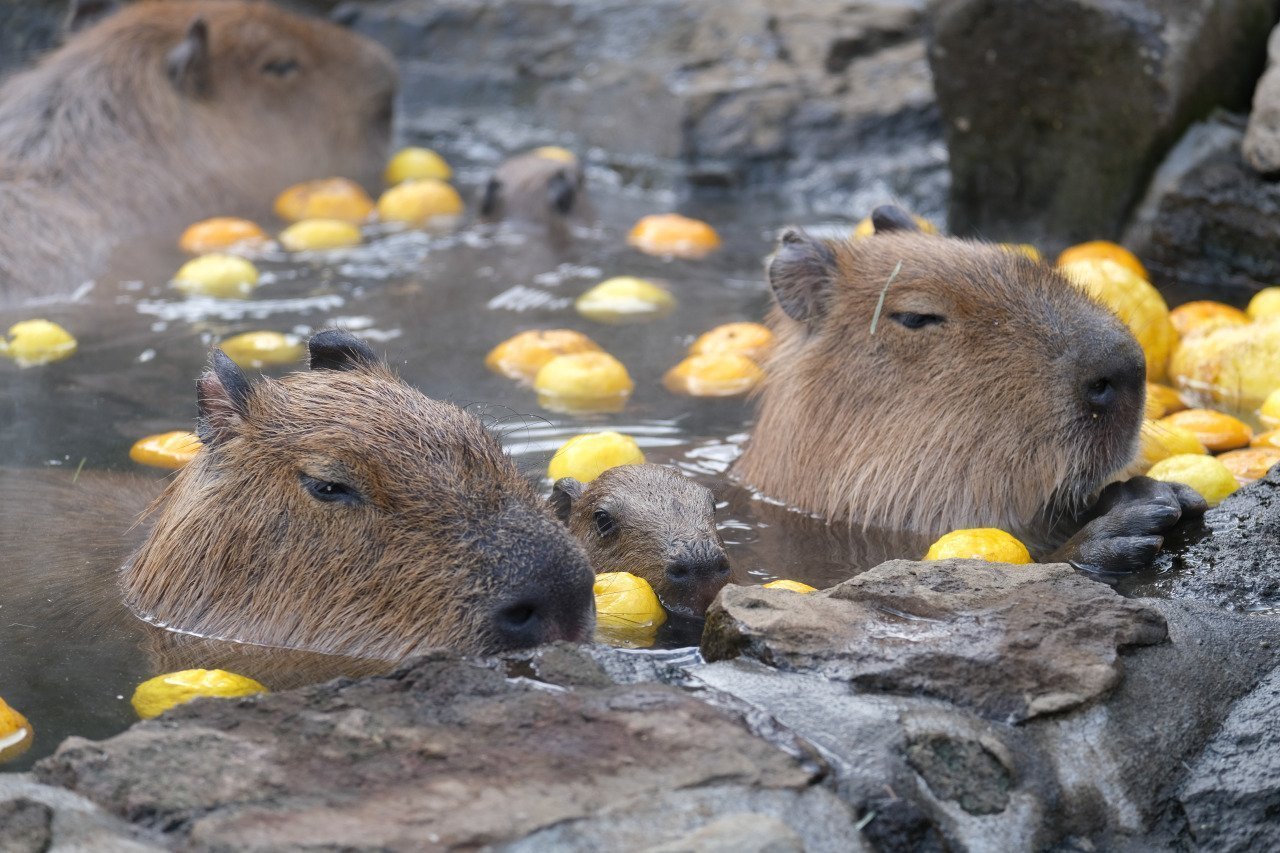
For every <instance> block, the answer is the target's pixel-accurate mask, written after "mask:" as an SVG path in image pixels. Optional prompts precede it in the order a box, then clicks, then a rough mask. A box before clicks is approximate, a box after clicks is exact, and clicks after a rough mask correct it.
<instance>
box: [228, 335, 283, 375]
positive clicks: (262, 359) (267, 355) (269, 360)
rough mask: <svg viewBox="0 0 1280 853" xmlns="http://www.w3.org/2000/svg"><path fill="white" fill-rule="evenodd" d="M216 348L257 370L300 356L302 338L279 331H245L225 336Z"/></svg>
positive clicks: (236, 361)
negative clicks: (228, 336)
mask: <svg viewBox="0 0 1280 853" xmlns="http://www.w3.org/2000/svg"><path fill="white" fill-rule="evenodd" d="M218 348H219V349H221V350H222V351H223V352H225V353H226V354H227V356H228V357H229V358H230V359H231V360H232V361H234V362H235V363H236V364H238V365H240V366H241V367H245V368H249V369H252V370H257V369H258V368H262V367H268V366H270V365H276V364H293V363H295V362H297V361H299V360H300V359H301V358H302V353H303V351H304V347H303V345H302V338H300V337H298V336H297V335H286V334H283V333H281V332H245V333H243V334H240V335H235V336H234V337H230V338H227V339H226V340H224V341H223V342H222V343H220V344H218Z"/></svg>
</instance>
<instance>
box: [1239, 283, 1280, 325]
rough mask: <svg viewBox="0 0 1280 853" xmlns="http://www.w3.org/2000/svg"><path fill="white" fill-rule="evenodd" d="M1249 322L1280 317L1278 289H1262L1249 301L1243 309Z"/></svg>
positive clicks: (1279, 288) (1279, 292)
mask: <svg viewBox="0 0 1280 853" xmlns="http://www.w3.org/2000/svg"><path fill="white" fill-rule="evenodd" d="M1245 313H1246V314H1248V315H1249V319H1251V320H1266V319H1269V318H1271V317H1280V287H1264V288H1263V289H1262V290H1259V291H1258V292H1257V293H1255V294H1254V295H1253V298H1252V299H1250V300H1249V307H1247V308H1246V309H1245Z"/></svg>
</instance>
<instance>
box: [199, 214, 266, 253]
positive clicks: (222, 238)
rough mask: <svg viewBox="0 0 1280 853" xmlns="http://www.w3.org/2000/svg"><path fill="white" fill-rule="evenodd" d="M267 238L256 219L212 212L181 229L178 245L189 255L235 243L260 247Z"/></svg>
mask: <svg viewBox="0 0 1280 853" xmlns="http://www.w3.org/2000/svg"><path fill="white" fill-rule="evenodd" d="M266 242H267V234H266V232H265V231H263V230H262V229H261V228H260V227H258V224H257V223H256V222H250V221H249V220H248V219H240V218H238V217H235V216H215V217H214V218H212V219H204V220H201V221H200V222H197V223H195V224H194V225H191V226H190V227H188V228H187V230H186V231H183V232H182V237H181V238H179V240H178V247H179V248H181V249H182V251H184V252H186V253H188V254H191V255H207V254H209V253H210V252H225V251H227V250H228V249H233V248H237V247H240V248H248V247H259V246H262V245H263V244H264V243H266Z"/></svg>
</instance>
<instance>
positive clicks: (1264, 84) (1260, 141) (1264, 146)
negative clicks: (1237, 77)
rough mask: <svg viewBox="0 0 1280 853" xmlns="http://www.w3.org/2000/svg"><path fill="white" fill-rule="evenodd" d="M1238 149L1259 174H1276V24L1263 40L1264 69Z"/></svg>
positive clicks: (1279, 43) (1279, 35) (1279, 40)
mask: <svg viewBox="0 0 1280 853" xmlns="http://www.w3.org/2000/svg"><path fill="white" fill-rule="evenodd" d="M1241 151H1242V153H1243V154H1244V159H1245V161H1246V162H1247V163H1248V164H1249V165H1250V166H1252V167H1253V168H1254V169H1256V170H1257V171H1258V172H1260V173H1262V174H1263V175H1267V176H1271V177H1274V176H1275V175H1276V174H1277V173H1280V27H1276V28H1275V29H1274V30H1272V31H1271V38H1269V39H1267V70H1266V73H1264V74H1263V75H1262V79H1261V80H1259V81H1258V88H1256V89H1255V90H1254V91H1253V111H1252V112H1251V113H1250V114H1249V126H1248V127H1247V128H1246V129H1245V133H1244V142H1243V143H1242V146H1241Z"/></svg>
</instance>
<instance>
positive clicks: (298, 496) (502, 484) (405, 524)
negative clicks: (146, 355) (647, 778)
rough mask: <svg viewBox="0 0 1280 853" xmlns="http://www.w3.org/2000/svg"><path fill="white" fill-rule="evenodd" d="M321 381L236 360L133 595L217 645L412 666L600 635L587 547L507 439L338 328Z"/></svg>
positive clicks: (210, 387) (215, 391) (222, 373)
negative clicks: (253, 371) (408, 658)
mask: <svg viewBox="0 0 1280 853" xmlns="http://www.w3.org/2000/svg"><path fill="white" fill-rule="evenodd" d="M309 348H310V354H311V356H310V357H311V370H310V371H307V372H298V373H292V374H289V375H287V376H285V377H284V378H282V379H279V380H273V379H262V380H260V381H258V382H254V383H250V382H249V380H248V379H247V378H246V377H245V375H244V374H243V373H242V372H241V370H240V368H238V367H237V366H236V365H235V363H234V362H232V361H231V360H230V359H229V358H227V357H226V356H225V355H224V354H223V353H222V352H221V351H220V350H215V351H214V353H213V356H212V358H211V368H210V369H209V370H208V371H207V372H206V373H205V375H204V376H203V377H201V379H200V381H199V384H198V392H199V393H198V397H199V409H200V420H199V428H198V432H199V434H200V437H201V440H202V441H203V442H204V447H203V449H202V450H201V451H200V453H199V454H198V455H197V456H196V458H195V460H194V461H192V462H191V463H190V464H188V465H187V466H186V467H185V468H183V469H182V470H181V471H180V472H179V473H178V475H177V476H176V477H175V478H174V480H173V481H172V483H171V484H170V485H169V487H168V488H167V489H166V490H165V492H164V494H163V495H162V496H161V497H160V498H159V499H158V500H157V501H156V503H155V504H154V505H153V507H152V508H151V510H150V511H149V512H148V516H147V519H146V523H148V524H149V525H150V530H149V533H148V534H147V537H146V540H145V541H144V542H143V544H142V546H141V548H139V549H138V550H137V552H135V553H134V554H133V555H132V556H131V557H130V558H129V559H128V560H127V561H126V562H125V565H124V567H123V568H122V569H121V571H120V586H121V588H122V590H123V593H124V600H125V603H126V604H127V605H128V606H129V608H130V609H131V610H133V612H134V613H136V614H137V615H138V616H140V617H141V618H143V619H145V620H147V621H148V622H151V623H153V624H156V625H160V626H162V627H166V628H169V629H172V630H177V631H182V632H185V633H191V634H196V635H199V636H203V637H213V638H219V639H225V640H235V641H239V642H244V643H255V644H259V645H265V646H279V647H284V648H294V649H305V650H310V651H317V652H325V653H329V654H337V655H348V656H353V657H366V658H380V659H384V660H396V659H399V658H401V657H404V656H405V655H409V654H413V653H416V652H421V651H423V650H425V649H428V648H434V647H445V648H451V649H457V650H460V651H464V652H470V653H491V652H496V651H501V650H504V649H513V648H522V647H526V646H533V645H537V644H539V643H544V642H548V641H551V640H555V639H565V640H571V641H580V640H585V639H588V638H589V637H590V636H591V634H592V630H593V626H594V618H595V616H594V614H595V600H594V597H593V595H592V589H591V587H592V578H593V573H592V572H591V569H590V566H589V565H588V563H587V560H586V557H585V555H584V554H583V552H582V549H581V548H580V547H579V546H578V545H577V543H575V542H574V541H573V539H572V537H570V536H569V534H568V533H567V531H565V529H564V528H563V527H562V526H561V525H560V524H559V523H557V522H556V520H555V519H554V518H553V517H552V515H551V513H550V512H549V511H548V509H547V508H546V507H545V505H544V504H543V502H542V501H540V500H539V499H538V497H537V495H536V494H535V492H534V490H533V488H532V486H531V485H530V484H529V483H528V482H527V481H526V480H525V479H523V478H522V477H521V476H520V475H519V473H518V472H517V471H516V468H515V465H514V464H513V463H512V462H511V460H510V459H509V458H508V457H507V456H506V455H505V454H504V453H503V451H502V448H501V447H500V446H499V445H498V442H497V441H496V440H495V439H494V438H493V437H492V436H491V435H490V434H489V433H488V432H486V431H485V429H484V428H483V426H482V425H481V424H480V422H479V421H478V420H476V419H475V418H474V417H472V416H471V415H468V414H466V413H465V412H463V411H462V410H460V409H458V408H456V407H454V406H451V405H448V404H445V403H441V402H437V401H435V400H431V399H428V398H427V397H425V396H423V395H422V394H421V393H420V392H418V391H417V390H415V389H413V388H410V387H409V386H408V385H406V384H404V383H403V382H401V381H400V380H399V379H398V378H397V377H396V376H395V375H394V374H392V373H391V372H390V371H389V370H388V369H387V368H386V367H385V366H383V364H382V363H381V362H380V361H379V360H378V358H377V357H376V356H375V355H374V353H373V352H372V351H371V350H370V349H369V348H368V346H367V345H366V344H364V343H363V342H362V341H360V340H358V339H357V338H355V337H353V336H351V335H349V334H347V333H344V332H336V331H335V332H322V333H320V334H318V335H316V336H315V337H313V338H312V339H311V341H310V344H309Z"/></svg>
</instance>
